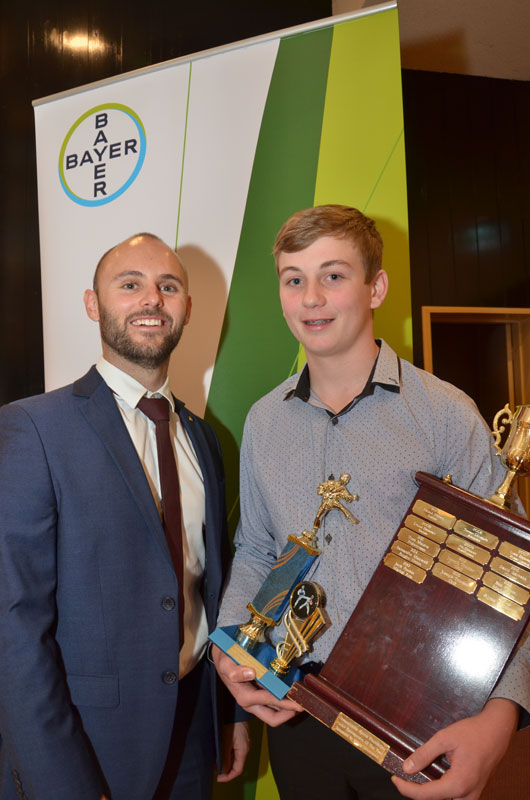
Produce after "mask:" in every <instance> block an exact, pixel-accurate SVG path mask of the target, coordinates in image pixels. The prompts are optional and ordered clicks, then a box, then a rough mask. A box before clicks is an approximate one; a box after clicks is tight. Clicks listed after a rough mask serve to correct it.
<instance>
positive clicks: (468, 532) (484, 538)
mask: <svg viewBox="0 0 530 800" xmlns="http://www.w3.org/2000/svg"><path fill="white" fill-rule="evenodd" d="M454 531H455V533H459V534H460V536H465V538H466V539H471V541H472V542H475V544H481V545H482V547H487V548H488V550H493V549H494V548H495V547H497V545H498V544H499V537H498V536H494V535H493V534H492V533H488V532H487V531H483V530H482V528H477V527H476V526H475V525H472V524H471V523H470V522H464V520H463V519H457V521H456V522H455V527H454Z"/></svg>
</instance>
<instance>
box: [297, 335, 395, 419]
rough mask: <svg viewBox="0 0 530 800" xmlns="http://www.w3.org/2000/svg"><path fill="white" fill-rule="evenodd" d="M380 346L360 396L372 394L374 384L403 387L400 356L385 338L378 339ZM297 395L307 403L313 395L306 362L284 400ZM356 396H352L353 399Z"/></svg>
mask: <svg viewBox="0 0 530 800" xmlns="http://www.w3.org/2000/svg"><path fill="white" fill-rule="evenodd" d="M376 343H377V344H378V346H379V353H378V355H377V358H376V360H375V364H374V366H373V368H372V371H371V373H370V375H369V376H368V380H367V381H366V385H365V387H364V389H363V390H362V392H361V393H360V395H358V396H359V397H364V396H366V395H367V394H372V392H373V390H374V386H376V385H378V386H382V387H383V388H384V389H388V390H389V391H392V392H399V391H400V387H401V365H400V361H399V358H398V356H397V355H396V353H394V351H393V350H392V348H391V347H389V346H388V345H387V343H386V342H385V341H383V339H376ZM293 397H297V398H298V399H299V400H303V401H304V403H307V401H308V400H309V398H310V397H311V381H310V375H309V367H308V365H307V364H306V365H305V366H304V368H303V369H302V371H301V373H300V376H299V378H298V381H297V383H296V385H295V386H294V387H290V388H288V389H286V391H285V395H284V398H283V399H284V400H291V399H292V398H293ZM354 399H355V398H353V397H352V401H353V400H354Z"/></svg>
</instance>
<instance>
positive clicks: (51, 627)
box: [0, 234, 248, 800]
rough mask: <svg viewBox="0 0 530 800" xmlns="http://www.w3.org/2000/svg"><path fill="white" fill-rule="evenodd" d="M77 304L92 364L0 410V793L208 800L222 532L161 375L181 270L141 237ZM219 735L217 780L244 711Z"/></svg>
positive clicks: (200, 445) (188, 425)
mask: <svg viewBox="0 0 530 800" xmlns="http://www.w3.org/2000/svg"><path fill="white" fill-rule="evenodd" d="M85 305H86V310H87V313H88V316H89V317H90V319H91V320H93V321H95V322H98V323H99V327H100V333H101V338H102V347H103V356H102V358H101V359H100V360H99V361H98V363H97V365H96V367H92V368H91V369H90V371H89V372H88V373H87V374H86V375H85V376H84V377H82V378H80V379H79V380H78V381H76V382H75V383H74V384H73V385H71V386H66V387H64V388H62V389H59V390H57V391H54V392H49V393H48V394H44V395H40V396H37V397H33V398H28V399H26V400H21V401H18V402H16V403H12V404H11V405H8V406H4V408H2V409H0V508H1V512H0V565H1V576H2V578H1V580H0V685H1V688H0V731H1V749H0V798H2V800H14V798H15V797H17V796H18V797H19V798H28V800H98V798H103V797H108V798H112V800H169V798H172V800H176V798H179V799H180V798H184V797H185V798H190V800H208V798H209V796H210V788H211V776H212V768H213V762H214V755H215V750H216V739H217V737H216V735H215V731H216V728H217V716H216V707H217V700H216V688H215V683H216V680H215V671H214V670H213V669H211V665H210V664H209V663H208V661H207V660H206V659H205V658H204V651H205V648H206V642H207V635H208V630H209V629H211V628H212V626H213V625H214V623H215V619H216V615H217V607H218V600H219V594H220V590H221V586H222V582H223V574H224V571H225V567H226V563H227V556H228V543H227V539H226V529H225V514H224V476H223V467H222V462H221V458H220V453H219V446H218V442H217V439H216V437H215V434H214V433H213V431H212V429H211V428H210V426H209V425H207V424H206V423H205V422H203V421H202V420H200V419H199V418H197V417H196V416H194V415H193V414H192V413H191V412H189V411H188V410H187V409H186V408H185V407H184V405H183V403H181V402H180V401H179V400H176V399H175V398H174V397H173V395H172V393H171V390H170V389H169V386H168V379H167V373H168V365H169V358H170V355H171V352H172V351H173V349H174V348H175V347H176V345H177V343H178V341H179V339H180V336H181V333H182V330H183V328H184V326H185V325H186V323H187V322H188V319H189V316H190V311H191V298H190V297H189V294H188V281H187V275H186V272H185V270H184V268H183V266H182V264H181V263H180V261H179V258H178V256H177V255H176V253H175V252H174V250H172V249H171V248H170V247H168V246H167V245H166V244H164V242H162V241H161V240H160V239H158V238H157V237H155V236H153V235H151V234H139V235H137V236H133V237H131V238H129V239H127V240H126V241H124V242H122V243H121V244H119V245H117V246H116V247H114V248H112V250H110V251H109V252H108V253H106V254H105V255H104V256H103V258H102V259H101V261H100V262H99V264H98V267H97V270H96V275H95V277H94V288H93V289H89V290H87V291H86V292H85ZM73 346H74V343H73ZM153 408H154V409H157V411H156V413H157V414H158V415H159V418H160V422H155V421H153V417H152V414H153ZM144 409H145V410H144ZM159 427H161V432H159V430H158V428H159ZM162 429H163V430H162ZM159 433H160V438H159ZM166 447H167V449H166ZM162 452H164V453H165V455H167V457H168V458H167V459H166V460H164V459H162V458H161V453H162ZM176 466H178V473H177V470H176V469H175V467H176ZM168 470H169V472H168ZM168 474H169V475H171V480H172V481H173V483H172V484H171V486H173V487H175V486H176V489H175V490H174V491H173V492H170V493H168V492H166V488H167V486H168V483H167V480H168V478H167V476H168ZM175 480H176V483H175V482H174V481H175ZM179 484H180V489H179ZM177 495H178V497H179V498H180V507H179V505H178V503H177V505H175V502H174V501H175V499H176V498H177ZM175 526H176V527H175ZM177 529H180V533H178V532H177V533H175V531H176V530H177ZM230 744H231V748H229V749H231V752H229V753H227V756H228V757H227V758H226V761H225V764H224V774H223V775H222V776H220V778H221V780H230V779H231V778H233V777H235V776H236V775H238V774H239V773H240V772H241V770H242V767H243V763H244V760H245V755H246V751H247V749H248V740H247V737H246V732H245V730H244V729H243V728H242V727H241V723H238V724H237V725H236V726H233V725H232V726H230V742H229V745H230Z"/></svg>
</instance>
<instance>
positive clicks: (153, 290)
mask: <svg viewBox="0 0 530 800" xmlns="http://www.w3.org/2000/svg"><path fill="white" fill-rule="evenodd" d="M163 304H164V296H163V294H162V292H161V291H160V289H159V287H158V286H157V285H156V284H148V285H147V286H146V287H145V288H144V291H143V294H142V305H144V306H154V307H156V306H161V305H163Z"/></svg>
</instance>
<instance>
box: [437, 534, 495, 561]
mask: <svg viewBox="0 0 530 800" xmlns="http://www.w3.org/2000/svg"><path fill="white" fill-rule="evenodd" d="M446 544H447V547H450V548H451V550H456V552H457V553H460V555H461V556H465V557H466V558H470V559H471V560H472V561H476V562H477V563H478V564H487V563H488V561H489V560H490V558H491V554H490V553H488V551H487V550H484V548H483V547H479V546H478V544H473V543H472V542H469V541H468V540H467V539H462V538H461V537H460V536H455V534H454V533H451V534H450V535H449V536H448V537H447V542H446Z"/></svg>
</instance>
